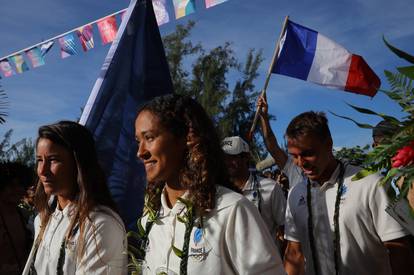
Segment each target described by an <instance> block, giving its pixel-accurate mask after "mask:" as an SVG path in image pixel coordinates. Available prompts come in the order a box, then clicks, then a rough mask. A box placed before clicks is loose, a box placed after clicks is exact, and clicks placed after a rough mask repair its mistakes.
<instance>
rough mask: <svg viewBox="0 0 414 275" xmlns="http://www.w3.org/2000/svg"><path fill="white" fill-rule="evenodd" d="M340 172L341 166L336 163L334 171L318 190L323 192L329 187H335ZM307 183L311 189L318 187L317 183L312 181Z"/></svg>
mask: <svg viewBox="0 0 414 275" xmlns="http://www.w3.org/2000/svg"><path fill="white" fill-rule="evenodd" d="M340 170H341V165H340V164H339V163H338V164H337V166H336V168H335V170H334V172H333V173H332V174H331V177H330V178H329V179H328V180H327V181H325V182H324V183H323V184H321V185H320V188H319V189H320V190H321V191H324V190H326V189H328V188H329V187H331V186H332V185H335V183H336V182H337V179H338V176H339V173H340ZM309 181H310V183H311V184H312V185H311V186H312V187H318V186H319V183H318V182H316V181H313V180H309Z"/></svg>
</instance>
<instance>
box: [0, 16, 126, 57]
mask: <svg viewBox="0 0 414 275" xmlns="http://www.w3.org/2000/svg"><path fill="white" fill-rule="evenodd" d="M126 10H127V9H122V10H120V11H117V12H114V13H112V14H110V15H107V16H104V17H101V18H99V19H97V20H95V21H92V22H89V23H87V24H85V25H82V26H79V27H77V28H74V29H72V30H70V31H67V32H65V33H62V34H59V35H56V36H55V37H52V38H49V39H47V40H44V41H42V42H40V43H37V44H34V45H32V46H29V47H27V48H24V49H23V50H19V51H17V52H14V53H12V54H9V55H6V56H3V57H2V58H0V61H1V60H4V59H7V58H9V57H11V56H14V55H16V54H19V53H22V52H25V51H28V50H30V49H33V48H34V47H37V46H40V45H43V44H45V43H47V42H49V41H53V40H55V39H57V38H60V37H62V36H65V35H67V34H69V33H71V32H74V31H76V30H78V29H80V28H83V27H85V26H87V25H92V24H95V23H96V22H98V21H101V20H103V19H105V18H107V17H111V16H114V15H117V14H120V13H121V12H123V11H126Z"/></svg>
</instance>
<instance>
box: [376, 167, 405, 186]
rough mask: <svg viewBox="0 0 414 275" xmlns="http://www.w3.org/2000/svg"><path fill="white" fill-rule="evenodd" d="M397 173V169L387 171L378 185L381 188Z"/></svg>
mask: <svg viewBox="0 0 414 275" xmlns="http://www.w3.org/2000/svg"><path fill="white" fill-rule="evenodd" d="M399 172H400V171H399V169H397V168H392V169H391V170H389V171H388V173H387V175H386V176H385V177H383V178H382V179H381V180H380V182H379V185H380V186H382V185H384V184H386V183H387V182H388V181H390V180H391V179H392V178H394V177H395V176H396V175H397V174H398V173H399Z"/></svg>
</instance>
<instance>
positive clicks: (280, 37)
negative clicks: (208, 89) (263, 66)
mask: <svg viewBox="0 0 414 275" xmlns="http://www.w3.org/2000/svg"><path fill="white" fill-rule="evenodd" d="M288 21H289V15H287V16H286V17H285V21H284V22H283V26H282V30H281V32H280V35H279V39H278V40H277V42H276V45H275V51H274V52H273V58H272V62H270V66H269V69H268V71H267V76H266V80H265V84H264V87H263V90H262V93H261V96H265V95H266V90H267V86H268V85H269V80H270V76H271V74H272V69H273V67H274V65H275V63H276V61H277V55H278V53H279V48H280V40H282V37H283V35H284V34H285V32H286V27H287V22H288ZM259 115H260V108H259V107H257V109H256V113H255V114H254V119H253V123H252V127H251V128H250V131H249V134H248V139H249V141H251V140H252V139H253V133H254V129H255V128H256V125H257V120H258V119H259Z"/></svg>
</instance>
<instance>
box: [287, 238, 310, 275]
mask: <svg viewBox="0 0 414 275" xmlns="http://www.w3.org/2000/svg"><path fill="white" fill-rule="evenodd" d="M283 265H284V267H285V270H286V273H287V274H288V275H303V274H305V258H304V256H303V253H302V248H301V245H300V243H299V242H293V241H288V243H287V247H286V252H285V257H284V262H283Z"/></svg>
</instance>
